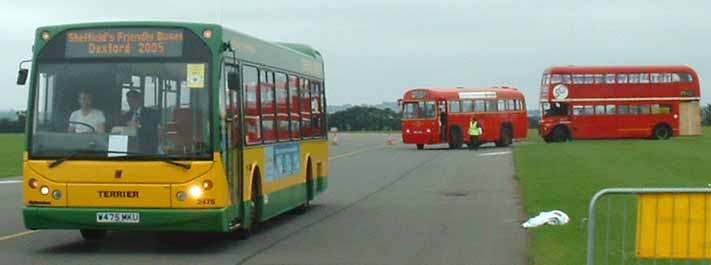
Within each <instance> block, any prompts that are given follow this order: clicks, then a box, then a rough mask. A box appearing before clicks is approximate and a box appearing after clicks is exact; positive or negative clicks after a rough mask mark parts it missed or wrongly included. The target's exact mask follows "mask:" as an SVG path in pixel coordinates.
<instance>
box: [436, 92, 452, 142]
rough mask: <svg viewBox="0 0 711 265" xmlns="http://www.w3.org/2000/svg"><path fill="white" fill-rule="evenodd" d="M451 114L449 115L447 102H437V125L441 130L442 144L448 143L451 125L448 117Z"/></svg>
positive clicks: (441, 100)
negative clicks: (448, 128) (448, 129)
mask: <svg viewBox="0 0 711 265" xmlns="http://www.w3.org/2000/svg"><path fill="white" fill-rule="evenodd" d="M448 114H449V113H447V101H446V100H443V99H440V100H437V119H438V122H437V124H438V125H439V126H438V129H439V139H440V141H442V142H447V139H448V138H447V136H448V135H447V127H448V125H447V124H448V123H449V119H448V117H447V115H448Z"/></svg>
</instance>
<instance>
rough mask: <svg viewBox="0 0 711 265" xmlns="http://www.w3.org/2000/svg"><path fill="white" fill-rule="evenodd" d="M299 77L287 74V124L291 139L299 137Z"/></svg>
mask: <svg viewBox="0 0 711 265" xmlns="http://www.w3.org/2000/svg"><path fill="white" fill-rule="evenodd" d="M299 95H300V94H299V77H297V76H294V75H290V76H289V108H290V110H289V112H290V113H289V126H290V128H291V139H292V140H297V139H300V138H301V107H300V105H299Z"/></svg>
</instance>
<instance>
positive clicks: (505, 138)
mask: <svg viewBox="0 0 711 265" xmlns="http://www.w3.org/2000/svg"><path fill="white" fill-rule="evenodd" d="M511 143H513V132H512V131H511V128H510V127H508V126H507V127H504V128H501V139H499V141H498V142H496V146H498V147H506V146H509V145H511Z"/></svg>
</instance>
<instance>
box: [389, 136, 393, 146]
mask: <svg viewBox="0 0 711 265" xmlns="http://www.w3.org/2000/svg"><path fill="white" fill-rule="evenodd" d="M388 145H393V134H392V133H389V134H388Z"/></svg>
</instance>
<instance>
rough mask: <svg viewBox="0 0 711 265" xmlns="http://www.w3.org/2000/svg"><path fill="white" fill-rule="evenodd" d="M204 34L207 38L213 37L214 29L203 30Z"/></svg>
mask: <svg viewBox="0 0 711 265" xmlns="http://www.w3.org/2000/svg"><path fill="white" fill-rule="evenodd" d="M202 36H203V37H205V38H206V39H209V38H212V30H211V29H206V30H203V31H202Z"/></svg>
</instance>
